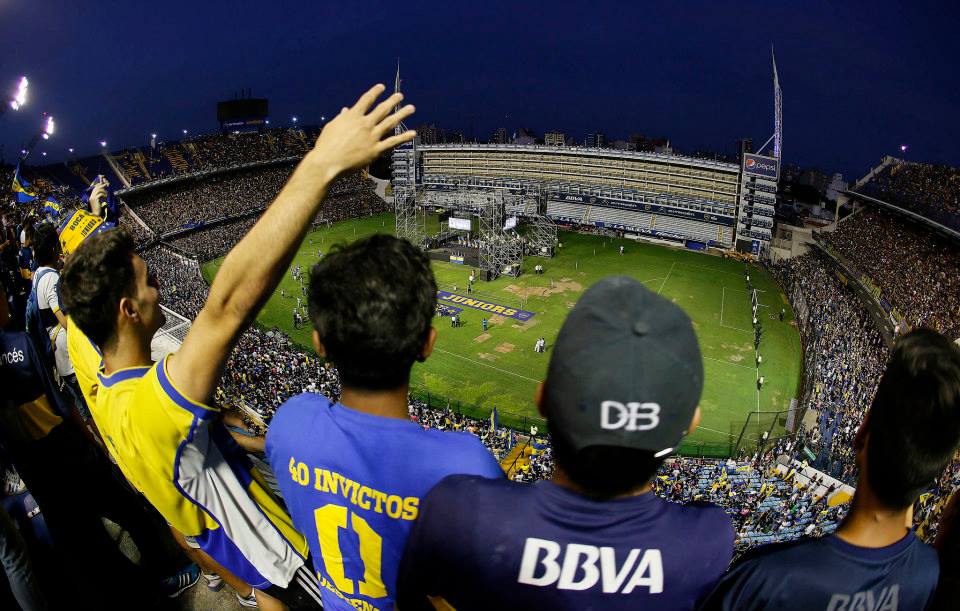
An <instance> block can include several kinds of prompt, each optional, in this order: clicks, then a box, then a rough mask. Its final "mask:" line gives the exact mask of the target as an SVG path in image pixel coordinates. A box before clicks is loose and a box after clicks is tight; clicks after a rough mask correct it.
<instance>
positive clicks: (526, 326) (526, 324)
mask: <svg viewBox="0 0 960 611" xmlns="http://www.w3.org/2000/svg"><path fill="white" fill-rule="evenodd" d="M539 324H540V321H539V320H536V319H533V318H531V319H530V320H528V321H527V322H521V323H513V324H512V325H510V326H511V327H513V328H514V329H520V330H521V331H526V330H527V329H529V328H531V327H536V326H537V325H539Z"/></svg>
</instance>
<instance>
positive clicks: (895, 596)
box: [703, 329, 960, 611]
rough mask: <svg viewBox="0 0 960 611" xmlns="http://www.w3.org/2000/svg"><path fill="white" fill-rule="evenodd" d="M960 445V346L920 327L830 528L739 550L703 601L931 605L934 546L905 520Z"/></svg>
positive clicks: (863, 437)
mask: <svg viewBox="0 0 960 611" xmlns="http://www.w3.org/2000/svg"><path fill="white" fill-rule="evenodd" d="M958 444H960V349H958V348H957V347H956V346H955V345H953V344H951V343H950V341H949V340H947V339H946V338H944V337H943V336H942V335H939V334H937V333H936V332H934V331H930V330H926V329H923V330H919V331H914V332H912V333H909V334H907V335H906V336H904V337H903V338H902V339H901V340H900V341H899V342H898V343H897V346H896V347H895V349H894V351H893V354H892V355H891V358H890V362H889V363H888V365H887V369H886V371H885V372H884V374H883V379H882V380H881V381H880V386H879V388H878V389H877V394H876V396H875V397H874V399H873V403H872V405H871V407H870V411H869V413H868V414H867V417H866V418H865V419H864V421H863V424H862V425H861V426H860V430H859V431H858V433H857V436H856V438H855V440H854V449H855V451H856V460H857V464H858V467H859V470H860V473H861V477H860V481H859V483H858V488H857V492H856V495H855V496H854V499H853V507H852V509H851V511H850V513H849V514H848V515H847V518H846V519H845V520H844V522H843V524H842V525H841V526H840V528H839V529H838V530H837V532H836V534H835V535H832V536H829V537H825V538H823V539H817V540H812V541H799V542H796V543H791V544H782V545H776V546H769V547H762V548H759V549H757V550H755V551H753V552H750V553H748V554H747V555H745V556H744V557H742V558H741V559H740V560H739V561H738V562H737V564H736V565H734V567H733V568H732V569H731V570H730V571H729V573H728V574H727V575H726V576H725V577H724V578H723V580H722V581H721V583H720V584H719V585H718V586H717V589H716V590H715V591H714V592H713V593H712V594H711V596H710V599H709V601H707V603H706V604H705V605H704V606H703V608H704V609H738V610H748V611H749V610H751V609H777V610H781V609H782V610H787V611H789V610H790V609H798V610H801V609H803V610H805V609H838V608H852V607H853V606H862V604H863V603H862V601H863V600H871V601H874V603H873V604H874V607H875V608H882V607H884V606H887V607H890V608H893V607H896V608H903V609H925V608H927V606H928V604H929V602H930V600H931V598H932V596H933V593H934V590H935V588H936V586H937V576H938V572H939V566H938V561H937V556H936V552H934V550H933V549H931V548H929V547H927V546H925V545H924V544H923V543H922V542H921V541H920V540H919V539H918V538H917V537H916V536H915V535H914V534H913V531H912V530H911V529H910V528H908V527H906V524H908V523H909V522H908V519H909V516H910V511H911V507H912V506H913V504H914V503H915V502H916V500H917V498H918V497H919V496H920V493H921V492H923V490H924V489H925V488H926V487H927V486H929V485H931V484H932V483H933V481H934V480H935V479H936V478H937V476H938V474H940V473H941V472H942V471H943V468H944V467H945V466H946V465H947V463H948V462H949V461H950V460H951V459H952V458H953V456H954V453H955V452H956V450H957V446H958Z"/></svg>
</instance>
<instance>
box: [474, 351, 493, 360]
mask: <svg viewBox="0 0 960 611" xmlns="http://www.w3.org/2000/svg"><path fill="white" fill-rule="evenodd" d="M477 356H479V357H480V358H482V359H483V360H485V361H495V360H497V355H495V354H487V353H486V352H478V353H477Z"/></svg>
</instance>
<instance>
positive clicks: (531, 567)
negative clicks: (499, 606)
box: [517, 537, 663, 594]
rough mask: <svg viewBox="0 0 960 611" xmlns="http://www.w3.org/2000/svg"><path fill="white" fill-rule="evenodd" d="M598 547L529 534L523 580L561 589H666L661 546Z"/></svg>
mask: <svg viewBox="0 0 960 611" xmlns="http://www.w3.org/2000/svg"><path fill="white" fill-rule="evenodd" d="M624 551H625V550H621V551H619V553H618V550H617V549H616V548H614V547H596V546H593V545H583V544H580V543H568V544H567V545H565V546H561V545H560V544H559V543H557V542H556V541H550V540H548V539H538V538H536V537H527V540H526V542H525V543H524V546H523V558H522V559H521V561H520V574H519V575H518V576H517V581H518V582H519V583H522V584H525V585H529V586H536V587H540V588H547V587H554V588H557V589H558V590H578V591H583V590H593V589H598V590H600V591H602V592H603V593H604V594H617V593H619V594H631V593H632V592H633V591H634V590H636V589H637V588H646V590H647V593H649V594H660V593H662V592H663V557H662V556H661V554H660V550H658V549H639V548H633V549H631V550H629V551H626V553H624Z"/></svg>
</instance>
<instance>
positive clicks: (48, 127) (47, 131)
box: [43, 115, 56, 140]
mask: <svg viewBox="0 0 960 611" xmlns="http://www.w3.org/2000/svg"><path fill="white" fill-rule="evenodd" d="M55 129H56V122H55V121H54V120H53V117H51V116H50V115H47V120H46V122H45V123H44V124H43V139H44V140H47V139H48V138H50V136H52V135H53V132H54V130H55Z"/></svg>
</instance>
